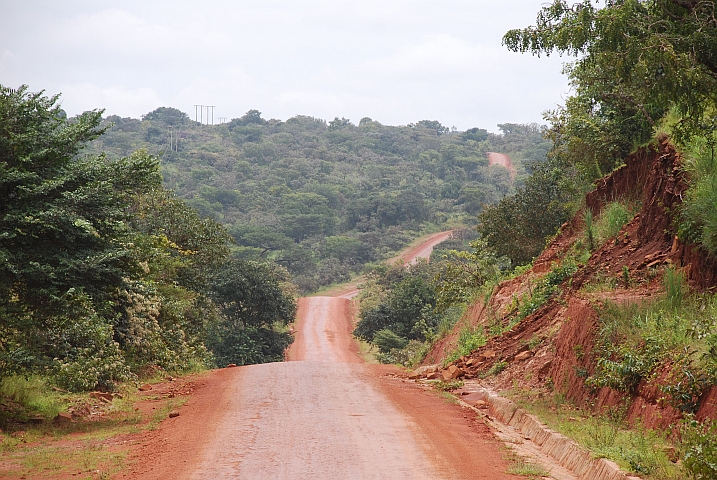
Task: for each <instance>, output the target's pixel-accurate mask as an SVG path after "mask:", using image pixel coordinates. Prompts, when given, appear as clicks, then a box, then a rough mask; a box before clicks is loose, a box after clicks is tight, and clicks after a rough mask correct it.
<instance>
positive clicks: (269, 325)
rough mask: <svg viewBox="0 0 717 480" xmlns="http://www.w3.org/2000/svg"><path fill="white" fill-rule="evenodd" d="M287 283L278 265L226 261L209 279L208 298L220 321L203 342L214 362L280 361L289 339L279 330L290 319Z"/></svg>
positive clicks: (292, 309) (292, 313) (292, 303)
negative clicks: (216, 306) (217, 310)
mask: <svg viewBox="0 0 717 480" xmlns="http://www.w3.org/2000/svg"><path fill="white" fill-rule="evenodd" d="M287 281H288V275H287V272H286V271H285V270H283V269H281V268H280V267H277V266H275V265H271V264H268V263H264V262H256V261H245V260H232V261H230V262H228V263H227V264H226V265H225V266H224V267H223V268H222V269H220V270H219V271H218V272H217V273H216V274H215V275H214V277H213V279H212V297H213V299H214V301H215V302H216V304H217V305H218V306H219V307H220V308H221V310H222V313H223V319H222V321H221V322H220V323H219V324H218V325H217V326H216V327H215V328H214V329H213V331H212V332H211V333H210V340H209V343H210V346H211V348H212V350H213V352H214V354H215V356H216V358H217V361H218V362H219V363H220V364H221V363H224V364H226V363H236V364H237V365H246V364H251V363H261V362H267V361H281V360H283V355H284V350H285V349H286V347H288V346H289V344H290V343H291V340H292V338H291V335H290V334H289V333H286V332H284V331H283V330H281V328H280V327H281V326H285V325H286V324H288V323H289V322H292V321H293V320H294V316H295V315H296V301H295V300H294V298H293V296H292V295H291V293H290V292H288V291H287V288H286V286H285V284H286V282H287Z"/></svg>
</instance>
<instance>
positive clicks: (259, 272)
mask: <svg viewBox="0 0 717 480" xmlns="http://www.w3.org/2000/svg"><path fill="white" fill-rule="evenodd" d="M57 99H58V97H56V96H55V97H49V98H48V97H45V96H43V94H42V92H40V93H28V91H27V88H26V87H21V88H19V89H17V90H11V89H8V88H5V87H1V86H0V153H1V155H0V159H2V160H1V161H0V317H2V319H3V321H2V322H0V377H6V376H8V375H11V374H14V373H21V374H25V375H30V374H33V373H41V374H43V375H50V376H51V377H52V379H53V381H54V382H55V383H56V384H58V385H60V386H62V387H64V388H67V389H69V390H73V391H80V390H89V389H94V388H102V389H105V390H112V389H113V388H114V387H115V384H116V382H120V381H126V380H130V379H133V378H135V374H136V372H138V371H140V370H141V369H142V368H143V367H144V366H146V365H156V366H159V367H161V368H164V369H166V370H171V371H177V370H183V369H190V368H194V367H195V366H197V365H209V364H211V363H212V353H211V352H210V351H209V350H208V349H207V345H208V344H210V342H209V339H208V337H209V334H210V333H215V335H214V336H213V337H212V339H213V340H217V339H219V340H217V342H216V346H217V354H218V355H217V356H218V357H219V358H225V357H222V355H225V352H224V351H222V350H221V349H220V348H219V347H221V346H223V345H225V344H226V343H227V341H225V339H228V338H233V341H232V348H236V349H239V350H242V349H243V350H247V351H251V354H247V355H245V356H244V357H242V358H243V359H242V362H243V363H248V362H261V361H266V360H275V359H277V358H281V355H282V353H283V350H284V348H285V347H286V346H287V345H288V344H289V343H290V340H291V338H290V336H289V335H288V334H286V333H284V332H282V331H280V330H279V329H276V328H275V327H274V325H275V324H276V323H277V322H279V323H283V324H286V322H288V321H289V320H290V319H292V318H293V314H294V309H295V306H294V302H293V297H292V294H291V289H289V288H287V286H286V284H285V281H286V275H284V274H280V273H279V272H280V269H276V268H275V267H271V266H268V265H266V264H264V263H258V262H245V263H237V262H232V261H230V260H229V259H228V257H229V241H230V239H231V237H230V236H229V235H228V234H227V232H226V231H225V230H224V228H223V227H221V226H220V225H219V224H218V223H216V222H215V221H214V220H211V219H207V218H204V219H203V218H201V217H200V216H199V215H198V214H197V212H196V211H195V210H193V209H192V208H190V207H189V206H187V204H186V203H184V202H183V201H182V200H180V199H179V198H177V197H176V196H175V195H174V194H172V193H171V192H169V191H166V190H164V189H163V188H162V185H161V183H162V176H161V174H160V166H159V160H158V159H157V158H156V157H154V156H152V155H149V154H148V153H147V152H146V151H143V150H139V151H137V152H134V153H132V154H130V155H129V156H126V157H121V158H113V159H110V158H108V157H107V156H105V155H103V154H96V155H93V154H92V153H90V152H89V151H88V149H87V148H86V147H87V145H88V143H89V142H90V141H92V140H94V139H96V138H97V137H98V136H99V135H101V134H102V133H103V132H104V130H105V127H102V126H101V122H102V118H101V113H102V112H99V111H92V112H86V113H84V114H82V115H80V116H78V117H76V118H74V119H67V118H66V116H65V114H64V112H62V110H61V109H60V108H59V107H58V106H56V103H57ZM147 121H150V122H163V123H164V124H166V125H168V126H173V127H177V126H181V125H186V124H187V122H188V119H187V118H186V115H184V114H181V112H178V111H176V110H174V109H158V110H157V111H155V112H152V114H151V115H148V116H147ZM154 133H156V132H153V131H151V130H148V131H147V135H148V137H149V138H152V135H153V134H154ZM220 267H221V268H220ZM217 272H219V273H217ZM222 274H224V275H225V276H224V277H222ZM226 275H230V276H231V277H230V278H227V277H226ZM262 292H263V294H264V296H262ZM212 299H215V300H216V302H217V304H215V303H213V301H212ZM217 332H220V334H219V335H216V333H217ZM223 342H224V343H223Z"/></svg>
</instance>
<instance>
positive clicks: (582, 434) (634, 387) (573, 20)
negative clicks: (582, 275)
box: [392, 0, 717, 479]
mask: <svg viewBox="0 0 717 480" xmlns="http://www.w3.org/2000/svg"><path fill="white" fill-rule="evenodd" d="M716 14H717V12H716V7H715V2H712V1H706V2H702V1H700V2H682V1H675V0H644V1H635V2H607V3H606V4H604V5H602V4H598V2H594V1H590V0H584V1H581V2H578V3H573V4H571V3H569V2H564V1H562V0H555V1H553V2H552V3H550V4H548V5H546V6H544V7H543V8H541V10H540V12H539V14H538V17H537V21H536V25H535V26H531V27H528V28H525V29H516V30H511V31H510V32H508V33H507V34H506V35H505V36H504V38H503V42H504V45H505V46H507V47H508V48H509V49H510V50H513V51H517V52H528V53H532V54H534V55H550V54H555V53H558V54H561V55H568V56H574V57H575V60H574V61H572V62H570V63H568V64H567V65H566V68H565V72H566V73H567V75H568V76H569V78H570V81H571V84H572V87H573V93H572V95H571V96H570V97H568V98H567V100H566V102H565V105H563V106H561V107H558V108H557V109H555V110H553V111H549V112H546V114H545V118H546V120H547V121H548V122H549V124H550V125H549V126H548V128H547V129H546V130H545V135H546V139H547V140H548V141H549V142H550V144H551V147H550V150H549V151H548V153H547V160H546V161H543V162H539V163H532V164H531V163H525V164H524V168H525V172H526V176H525V177H523V179H522V182H520V183H519V184H518V185H517V186H516V189H515V191H514V192H513V193H512V194H510V195H508V196H506V197H504V198H503V199H501V200H500V201H498V202H497V203H494V204H492V205H487V206H486V207H484V208H483V209H482V210H481V211H480V212H477V219H478V225H477V232H478V234H479V240H477V241H476V240H475V239H473V240H471V241H472V242H473V243H472V244H471V245H472V247H474V249H473V250H472V251H471V250H470V248H467V245H464V246H463V247H462V248H456V249H455V250H456V251H455V252H453V253H450V254H449V255H447V256H446V257H445V258H442V259H441V261H443V262H444V264H443V266H441V267H438V265H436V266H435V267H434V268H435V269H436V272H437V273H436V275H434V279H433V285H434V289H435V291H436V292H437V294H436V297H435V298H436V301H435V303H432V304H431V306H432V307H433V310H432V312H431V313H432V314H433V315H437V317H438V318H436V319H434V320H433V321H432V322H433V323H432V324H431V328H432V330H431V334H430V335H424V339H425V340H423V341H424V342H425V343H427V344H431V342H435V341H436V340H437V339H439V338H440V336H441V334H439V332H442V334H445V333H448V332H453V333H454V334H455V335H456V336H457V345H456V347H455V348H456V349H455V351H454V352H453V353H451V354H449V355H448V357H447V358H445V361H446V363H450V362H452V361H454V360H457V359H459V358H461V357H462V356H464V355H466V354H467V353H470V351H473V350H475V349H479V348H481V346H482V345H483V344H485V343H486V342H490V341H491V338H492V337H494V336H499V335H502V334H503V333H505V332H507V331H510V330H511V329H512V328H513V327H514V326H515V325H517V324H519V323H520V322H522V321H523V320H524V319H525V318H528V317H529V316H530V315H532V314H534V313H535V312H537V311H538V310H539V309H540V307H541V306H543V305H546V304H548V303H549V302H551V301H558V302H561V301H562V300H561V298H562V293H563V292H562V289H561V285H562V284H563V282H568V283H567V284H566V285H568V286H569V285H570V278H571V277H572V276H573V275H574V274H576V273H578V272H583V271H584V269H585V268H586V266H587V264H588V262H589V261H590V259H591V256H592V255H593V253H594V252H596V251H598V250H601V249H603V250H604V249H605V248H606V247H607V246H610V245H612V244H614V245H615V246H617V245H618V244H619V243H625V244H627V243H628V242H629V241H631V240H632V239H628V238H627V237H626V236H625V237H621V236H620V235H621V231H622V230H623V228H624V227H625V226H626V225H627V224H628V223H629V222H630V221H631V220H632V219H633V218H634V216H635V214H636V213H637V212H638V211H640V209H641V208H642V205H640V203H639V201H637V200H635V198H639V195H640V194H641V192H627V195H626V196H625V197H624V198H619V199H617V200H616V201H611V202H608V203H607V204H606V205H604V208H602V209H601V211H600V212H593V211H591V210H590V209H589V208H586V207H585V202H584V195H585V193H587V192H588V191H590V190H592V188H593V186H594V182H595V181H596V180H598V179H600V178H601V177H603V176H605V175H607V174H609V173H611V172H612V171H613V170H615V169H616V168H618V167H620V166H621V165H622V163H623V161H624V160H625V159H626V158H627V157H628V155H629V154H630V153H632V152H634V151H636V150H637V149H638V148H639V147H642V146H645V145H648V144H650V143H651V142H658V141H664V140H665V139H666V138H667V139H669V142H670V143H671V144H672V145H674V146H675V147H676V148H677V150H678V151H679V152H680V156H681V163H682V165H681V168H682V170H681V171H678V170H675V171H674V173H675V174H676V175H678V176H679V178H681V179H684V181H686V182H687V183H688V187H689V188H687V190H686V192H685V194H684V195H683V196H682V202H681V203H680V204H679V205H678V206H677V207H675V208H673V209H672V210H669V211H668V210H665V212H664V214H665V215H668V216H669V217H670V218H671V219H672V221H673V223H672V225H671V227H670V228H671V232H668V233H673V234H677V236H678V238H679V241H680V242H681V244H689V245H692V246H693V248H696V249H698V251H699V255H701V256H702V257H704V258H707V259H709V261H714V258H715V257H717V208H716V207H715V205H717V193H715V192H717V163H716V159H715V146H716V145H717V117H716V116H715V113H716V112H717V62H716V61H715V56H714V52H715V51H717V22H716V21H715V18H716ZM652 201H655V200H652ZM657 201H658V202H659V200H657ZM576 215H579V216H580V218H579V220H580V221H578V222H577V225H578V226H579V227H580V228H583V231H582V233H579V234H578V236H579V238H578V239H577V240H576V241H575V243H574V245H573V246H572V247H571V249H570V250H569V251H568V252H567V253H566V254H565V255H564V257H563V258H560V261H559V262H556V263H555V264H554V265H553V266H552V267H551V269H550V271H549V272H548V273H547V274H543V275H539V276H537V277H536V276H535V275H531V276H530V277H529V279H527V278H528V277H526V279H527V280H526V281H527V282H528V283H529V285H528V293H526V294H521V295H518V296H515V297H514V298H513V303H512V304H511V305H510V308H508V309H507V310H508V311H507V313H505V315H504V316H503V317H501V318H494V319H493V320H492V321H491V322H488V323H484V324H481V325H478V326H474V325H471V324H469V323H468V322H466V321H465V319H462V314H463V312H464V311H465V309H466V308H467V306H468V305H470V304H472V303H474V302H481V301H483V302H486V303H487V302H488V300H489V299H490V291H491V290H492V286H493V285H495V284H496V283H497V282H499V281H500V280H502V279H507V278H511V277H517V276H520V275H522V274H524V273H525V272H530V268H531V262H532V261H533V259H535V258H536V257H537V256H538V255H539V254H540V253H541V252H542V251H543V249H544V248H545V246H546V244H547V243H548V242H550V240H551V239H552V238H554V236H555V235H556V233H557V232H558V230H559V228H560V227H561V225H563V224H564V223H565V222H567V221H568V220H570V219H571V218H573V217H574V216H576ZM611 242H613V243H611ZM561 256H562V255H561ZM435 260H438V258H437V257H436V258H435ZM486 261H488V264H489V265H490V266H488V267H487V268H486V263H485V262H486ZM618 270H619V269H618ZM451 272H460V274H459V275H455V274H453V273H451ZM484 272H493V273H490V274H487V275H485V276H483V275H482V274H483V273H484ZM692 275H693V276H694V275H699V273H695V272H692ZM657 279H661V280H662V282H661V284H662V285H661V286H662V288H661V289H660V290H661V291H662V292H661V293H660V294H654V293H655V292H653V294H652V295H651V296H650V297H648V298H647V299H646V300H643V301H640V302H633V304H630V303H629V302H628V303H626V304H625V303H624V302H621V303H620V304H619V305H616V304H614V303H611V302H610V301H609V297H610V295H609V294H610V292H612V291H614V290H616V289H618V288H621V289H622V290H629V289H631V288H642V289H647V288H648V285H659V282H657ZM440 280H444V281H445V283H444V284H442V285H441V284H440ZM653 280H654V281H653ZM649 288H652V287H649ZM658 288H659V287H658ZM481 292H485V293H484V296H482V295H481ZM581 292H584V293H586V294H588V295H589V294H590V293H593V292H595V293H599V294H600V295H599V298H601V299H602V298H605V299H608V300H607V301H603V300H601V301H600V302H598V306H597V307H596V308H597V311H598V313H599V318H600V325H599V332H598V338H597V344H596V345H595V350H594V351H593V353H594V356H595V358H594V360H595V364H594V370H590V371H588V370H585V369H582V368H581V369H579V371H578V370H576V372H577V374H579V375H580V376H581V378H583V379H584V380H583V381H584V382H585V384H586V385H587V386H588V387H589V389H592V391H593V392H594V393H597V392H598V391H599V390H600V389H605V388H608V389H611V390H613V391H615V392H619V394H620V395H622V396H624V398H625V401H626V402H627V403H629V402H630V399H631V398H632V397H633V396H634V395H636V394H637V393H638V390H639V388H640V385H644V384H647V383H649V384H654V383H655V382H657V384H659V385H660V387H659V388H660V392H661V395H662V396H663V400H662V402H663V403H664V404H666V405H670V406H672V407H674V408H675V409H677V411H679V412H681V413H682V415H683V420H682V421H681V423H680V424H679V425H675V426H674V428H673V430H672V432H653V431H647V430H642V429H641V427H640V426H639V424H638V425H636V424H634V423H633V424H628V423H626V422H625V421H624V418H623V416H621V415H620V414H619V412H595V411H585V412H582V411H580V412H579V411H577V410H572V411H571V412H570V413H566V414H565V415H563V417H561V418H562V419H554V418H553V417H555V415H554V413H555V411H556V410H558V411H560V410H565V411H570V410H571V409H575V408H577V407H574V406H571V405H569V402H567V401H565V399H564V398H562V399H561V395H562V393H561V388H562V386H561V385H553V384H552V382H549V384H546V392H547V393H548V395H549V396H548V398H550V399H551V400H550V401H549V402H553V403H549V402H548V403H545V401H544V400H543V399H536V398H532V399H530V400H529V401H528V403H530V405H532V408H533V411H535V412H537V413H539V414H540V415H541V417H543V418H546V419H548V421H549V423H550V424H551V425H554V428H556V429H559V430H561V431H564V432H566V434H569V435H570V436H573V437H574V438H576V439H578V440H579V441H581V443H583V444H584V445H586V446H587V447H588V448H590V449H591V450H592V451H593V452H594V453H595V454H596V455H600V456H606V457H609V458H611V459H613V460H615V461H617V462H618V463H620V465H622V466H623V468H625V469H627V470H630V471H633V472H635V473H638V474H641V475H644V476H645V477H646V478H656V479H657V478H686V477H690V478H696V479H708V478H716V477H717V467H715V465H717V443H716V441H715V438H717V437H715V436H714V431H715V428H717V427H715V426H714V424H713V423H712V421H711V420H709V419H707V420H705V421H704V422H698V421H697V419H696V418H695V412H696V410H697V407H698V405H699V402H700V401H701V400H703V399H704V395H705V394H706V393H707V392H708V391H710V389H711V388H713V387H714V386H715V385H717V377H715V364H716V362H717V361H716V360H715V354H716V353H715V352H717V346H716V345H715V338H717V337H715V335H717V322H716V321H715V318H717V313H715V311H714V304H715V301H714V298H715V296H714V293H712V292H711V290H709V291H702V292H699V291H693V290H691V289H690V287H689V286H688V282H687V279H686V278H685V276H684V273H683V271H682V270H681V268H680V266H679V265H672V264H668V265H667V266H651V267H649V268H648V269H647V271H646V272H644V275H643V276H642V277H640V278H639V279H638V278H635V277H634V276H633V272H631V271H630V269H629V268H627V267H624V268H622V270H620V271H610V272H608V271H607V270H606V271H602V270H601V271H596V272H594V273H593V274H591V278H589V279H588V280H587V281H586V282H585V283H584V284H583V287H582V290H581ZM446 305H451V307H450V308H447V309H442V307H444V306H446ZM452 308H453V309H456V310H451V309H452ZM456 311H457V312H459V313H458V314H457V315H455V314H454V313H452V312H456ZM424 316H425V313H424ZM449 319H450V320H449ZM441 324H443V325H452V328H451V327H449V328H448V329H447V330H441V329H440V328H439V327H438V325H441ZM553 333H554V332H553ZM536 338H537V341H538V342H540V341H541V340H540V338H539V337H536ZM399 347H400V345H399V344H397V345H396V346H394V347H392V348H393V350H392V351H396V352H398V351H400V349H399ZM404 348H405V347H404ZM429 350H430V347H426V348H425V351H426V352H427V351H429ZM579 353H580V352H579V351H576V355H578V354H579ZM394 358H398V357H397V356H394ZM403 363H404V364H407V365H413V364H415V363H416V360H415V359H413V360H411V361H410V362H408V363H406V362H403ZM496 365H501V362H500V361H497V362H496ZM502 365H505V366H507V364H505V362H503V363H502ZM505 366H504V367H503V368H505ZM494 373H495V372H494ZM658 379H659V382H658ZM544 393H545V392H544ZM555 402H557V404H556V403H555ZM528 408H531V407H528ZM596 414H597V415H596ZM565 416H567V419H566V418H565ZM578 418H579V419H580V421H579V422H578V421H577V419H578ZM586 422H588V423H587V424H586ZM576 425H580V427H576ZM585 425H587V426H588V428H584V427H585ZM654 445H664V448H662V447H660V448H659V449H657V450H656V449H655V447H654ZM678 461H679V462H680V463H677V464H676V463H675V462H678Z"/></svg>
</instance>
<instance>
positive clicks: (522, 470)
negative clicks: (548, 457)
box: [508, 458, 550, 480]
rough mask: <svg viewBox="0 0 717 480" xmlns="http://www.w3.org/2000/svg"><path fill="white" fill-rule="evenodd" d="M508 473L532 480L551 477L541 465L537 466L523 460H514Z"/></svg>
mask: <svg viewBox="0 0 717 480" xmlns="http://www.w3.org/2000/svg"><path fill="white" fill-rule="evenodd" d="M508 473H510V474H512V475H520V476H521V477H528V478H529V479H530V480H538V479H540V478H542V477H547V476H548V475H550V472H549V471H548V470H546V469H545V468H544V467H542V466H541V465H536V464H534V463H531V462H528V461H526V460H523V459H521V458H516V459H513V460H512V462H511V465H510V467H508Z"/></svg>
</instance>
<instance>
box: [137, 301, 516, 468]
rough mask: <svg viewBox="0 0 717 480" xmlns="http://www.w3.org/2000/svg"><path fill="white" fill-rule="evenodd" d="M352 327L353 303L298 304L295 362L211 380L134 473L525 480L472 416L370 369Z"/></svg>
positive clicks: (154, 441) (150, 444) (157, 437)
mask: <svg viewBox="0 0 717 480" xmlns="http://www.w3.org/2000/svg"><path fill="white" fill-rule="evenodd" d="M351 319H352V314H351V303H350V300H348V299H346V298H339V297H309V298H302V299H300V300H299V312H298V316H297V332H296V340H295V342H294V344H293V345H292V347H291V349H290V350H289V352H288V357H289V360H290V361H289V362H284V363H273V364H263V365H251V366H246V367H239V368H231V369H223V370H219V371H216V372H213V374H212V375H210V377H209V378H208V380H207V384H206V385H205V387H204V388H202V389H200V390H199V391H198V392H197V393H196V394H195V395H194V396H193V397H192V398H191V399H190V400H189V402H188V406H187V407H185V408H183V409H182V410H181V415H180V416H179V417H177V418H175V419H172V420H168V421H166V422H164V424H163V425H162V427H161V428H160V429H159V431H157V432H155V433H154V434H153V436H152V437H151V438H149V439H148V441H147V443H146V444H145V445H143V446H142V448H141V449H140V455H139V461H138V463H137V464H136V466H135V469H134V471H133V472H131V474H129V475H128V476H129V477H131V478H141V479H158V478H167V479H172V480H179V479H192V480H194V479H215V478H216V479H225V478H226V479H287V480H302V479H306V480H309V479H317V480H324V479H326V480H328V479H331V480H334V479H357V480H358V479H491V480H493V479H508V478H517V477H513V476H511V475H507V474H505V473H504V472H505V471H506V469H507V465H506V463H505V460H504V459H503V454H502V452H501V450H500V447H499V443H498V442H497V441H496V440H495V439H494V438H493V437H492V434H491V433H490V431H489V430H488V428H487V427H486V426H485V425H484V424H483V423H482V422H481V421H480V420H478V419H476V418H475V415H474V414H472V412H470V411H469V410H464V409H461V408H460V407H458V406H456V405H453V404H449V403H447V402H446V401H445V400H444V399H443V398H441V397H440V396H438V395H437V394H435V393H434V392H432V391H428V390H426V389H423V388H421V387H419V386H417V385H415V384H414V383H413V382H407V381H404V380H402V379H399V378H395V377H392V376H388V375H386V373H390V372H391V371H394V370H395V369H394V367H386V366H377V365H365V364H363V363H361V358H360V357H359V355H358V354H357V351H358V348H357V345H356V344H355V342H354V340H353V338H352V337H351V335H350V333H351V329H352V323H351ZM148 457H149V458H148Z"/></svg>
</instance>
